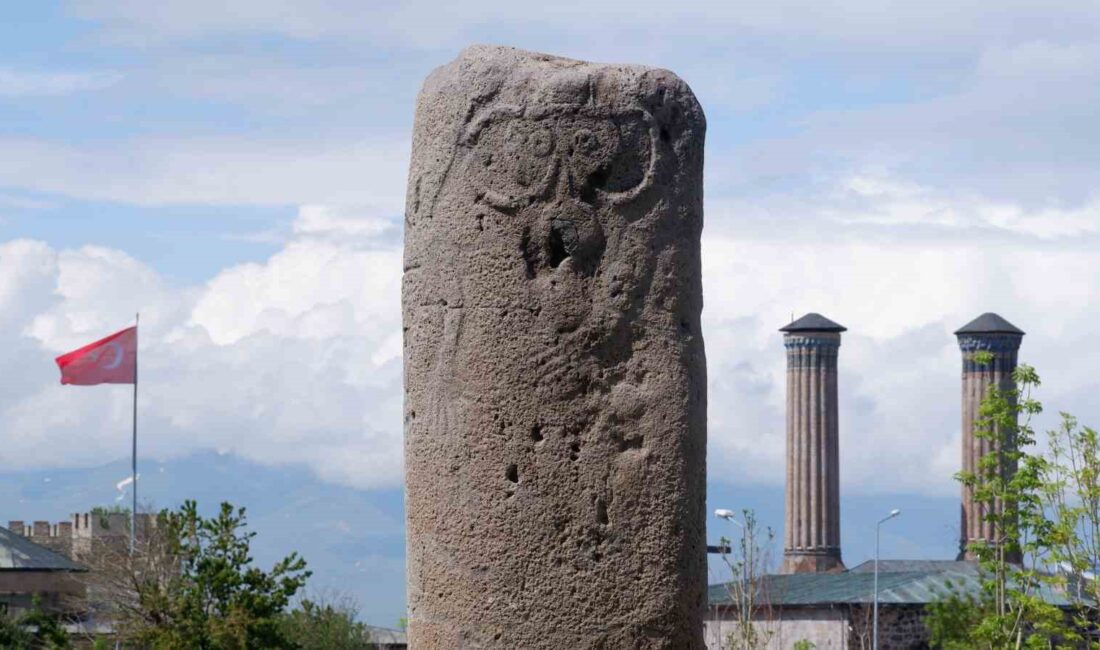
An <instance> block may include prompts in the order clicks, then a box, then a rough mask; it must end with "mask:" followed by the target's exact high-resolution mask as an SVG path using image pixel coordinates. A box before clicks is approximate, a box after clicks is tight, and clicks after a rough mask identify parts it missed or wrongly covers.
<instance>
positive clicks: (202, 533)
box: [88, 501, 310, 650]
mask: <svg viewBox="0 0 1100 650" xmlns="http://www.w3.org/2000/svg"><path fill="white" fill-rule="evenodd" d="M152 528H153V530H152V531H150V533H149V534H148V535H147V538H146V539H143V540H141V543H140V544H139V545H138V549H137V552H136V553H135V554H134V555H133V556H130V555H129V554H128V553H126V552H125V551H123V550H121V549H118V548H113V547H110V546H108V547H105V548H102V549H97V552H96V553H94V556H95V559H94V560H93V566H92V567H91V569H92V570H91V571H90V572H89V575H91V576H93V578H92V579H93V580H94V581H95V582H93V583H92V584H89V586H88V591H89V598H90V599H91V600H92V602H91V603H90V609H92V610H94V611H97V612H101V615H102V616H103V617H104V618H110V619H113V620H114V621H115V623H116V627H117V629H118V632H119V636H120V638H121V639H122V641H123V642H124V643H125V644H126V646H127V647H139V648H153V649H156V650H185V649H186V650H260V649H264V650H268V649H278V648H297V645H296V644H295V643H294V642H293V641H292V640H291V639H289V638H287V636H286V634H285V630H284V629H283V627H282V626H281V618H282V614H283V612H284V611H285V610H286V608H287V606H288V604H289V602H290V600H291V599H292V598H293V597H294V595H295V594H296V593H297V592H298V591H299V590H300V589H301V588H302V587H303V586H304V585H305V582H306V580H307V578H308V577H309V575H310V572H309V571H307V570H306V563H305V561H304V560H303V559H302V558H300V557H298V555H297V554H296V553H291V554H290V555H289V556H288V557H286V558H284V559H283V560H281V561H279V562H277V563H276V564H275V566H274V567H272V569H271V570H270V571H264V570H262V569H260V568H259V567H256V566H255V565H254V563H253V559H252V556H251V553H250V545H251V541H252V538H253V537H254V536H255V533H253V532H250V531H248V530H246V528H247V524H246V519H245V510H244V508H234V507H233V506H232V505H230V504H228V503H223V504H221V508H220V510H219V512H218V514H217V515H216V516H215V517H211V518H203V517H201V516H200V515H199V514H198V509H197V507H196V504H195V502H193V501H188V502H186V503H185V504H184V505H183V506H182V507H181V508H180V509H179V510H178V511H175V512H173V511H168V510H164V511H161V513H160V514H159V515H158V516H157V520H156V525H155V526H153V527H152Z"/></svg>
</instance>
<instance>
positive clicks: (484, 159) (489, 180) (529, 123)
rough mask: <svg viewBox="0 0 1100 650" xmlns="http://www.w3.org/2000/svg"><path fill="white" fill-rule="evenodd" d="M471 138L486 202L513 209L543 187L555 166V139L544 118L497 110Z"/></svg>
mask: <svg viewBox="0 0 1100 650" xmlns="http://www.w3.org/2000/svg"><path fill="white" fill-rule="evenodd" d="M471 139H472V140H473V143H472V144H473V147H474V157H473V160H475V161H478V162H479V163H480V164H478V165H476V173H477V174H478V175H479V176H480V178H481V182H480V185H481V189H482V191H483V194H482V196H483V197H484V198H485V200H486V201H487V202H488V203H490V204H491V205H494V206H496V207H498V208H502V209H513V208H517V207H519V206H521V205H523V204H525V203H526V202H527V201H528V200H529V199H530V198H531V197H533V196H536V195H539V194H541V193H542V192H544V191H545V189H546V186H547V185H548V183H549V182H550V179H551V177H552V176H553V173H554V170H555V169H556V167H555V164H556V163H555V161H554V157H553V155H552V154H553V152H554V147H555V144H556V142H555V138H554V135H553V132H552V131H551V130H550V129H549V128H547V126H546V125H545V124H544V123H543V122H540V121H538V120H530V119H525V118H523V117H522V116H518V115H511V114H496V115H492V116H490V117H488V118H486V119H484V121H483V122H482V123H481V124H480V125H479V127H478V128H477V130H476V131H475V134H474V137H473V138H471Z"/></svg>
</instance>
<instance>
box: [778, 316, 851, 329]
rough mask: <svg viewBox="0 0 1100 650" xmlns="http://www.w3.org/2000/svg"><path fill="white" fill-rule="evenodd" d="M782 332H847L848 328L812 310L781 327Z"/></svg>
mask: <svg viewBox="0 0 1100 650" xmlns="http://www.w3.org/2000/svg"><path fill="white" fill-rule="evenodd" d="M779 331H780V332H847V331H848V328H847V327H844V326H843V325H841V324H840V323H834V322H833V321H831V320H829V319H828V318H825V317H824V316H822V315H821V314H817V313H814V312H810V313H809V314H806V315H805V316H803V317H802V318H799V319H798V320H796V321H794V322H793V323H791V324H790V325H787V326H786V327H780V328H779Z"/></svg>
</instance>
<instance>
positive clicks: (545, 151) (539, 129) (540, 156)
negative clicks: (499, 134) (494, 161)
mask: <svg viewBox="0 0 1100 650" xmlns="http://www.w3.org/2000/svg"><path fill="white" fill-rule="evenodd" d="M553 150H554V136H553V134H552V133H551V132H550V129H548V128H546V127H545V126H543V125H542V124H539V123H537V122H535V123H532V122H529V121H526V120H516V121H514V122H512V123H511V124H510V125H509V127H508V141H507V145H506V149H505V151H506V152H507V154H508V155H507V158H508V162H509V165H508V167H509V169H507V170H501V171H505V172H506V173H508V174H509V175H510V176H511V178H512V180H514V181H515V182H516V183H518V184H519V185H520V187H524V188H532V187H537V186H538V185H539V184H540V182H541V181H542V180H543V178H544V177H545V176H546V175H547V173H548V169H547V167H548V165H549V162H548V161H547V157H548V156H549V155H550V153H551V152H552V151H553Z"/></svg>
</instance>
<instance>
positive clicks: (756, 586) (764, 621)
mask: <svg viewBox="0 0 1100 650" xmlns="http://www.w3.org/2000/svg"><path fill="white" fill-rule="evenodd" d="M741 515H742V519H741V521H736V520H734V523H735V524H736V525H737V526H738V527H739V528H740V530H741V535H740V538H739V539H738V540H737V546H736V547H732V542H731V540H730V539H729V538H728V537H722V538H721V539H720V541H719V544H720V545H721V547H722V548H723V549H725V548H729V549H730V550H731V551H732V553H729V554H727V553H725V552H723V553H722V561H723V562H724V563H725V564H726V566H727V567H729V569H730V573H732V574H733V578H734V579H733V580H732V581H730V582H729V583H727V584H726V593H727V595H728V596H729V599H730V603H731V605H732V606H731V608H730V611H731V613H732V614H733V615H734V617H735V621H734V624H733V631H732V632H730V633H729V634H728V635H726V638H725V643H724V645H723V647H724V648H726V649H727V650H754V649H755V648H763V647H766V646H767V645H768V642H769V640H770V639H771V637H772V636H773V634H774V632H773V630H772V628H771V627H770V624H771V620H770V619H771V605H770V603H769V601H768V594H767V589H766V583H765V580H764V574H765V571H766V570H767V561H768V557H767V551H768V547H770V545H771V542H772V540H773V539H774V538H775V534H774V533H773V532H772V529H771V528H765V529H764V530H763V531H761V530H760V524H759V523H758V522H757V520H756V513H755V512H754V511H753V510H750V509H745V510H742V511H741Z"/></svg>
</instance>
